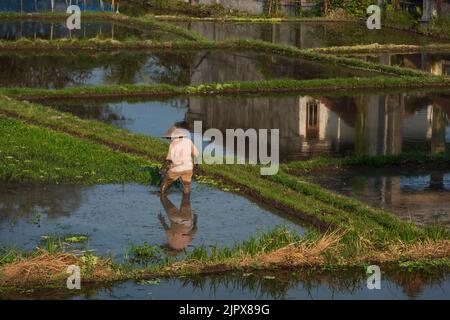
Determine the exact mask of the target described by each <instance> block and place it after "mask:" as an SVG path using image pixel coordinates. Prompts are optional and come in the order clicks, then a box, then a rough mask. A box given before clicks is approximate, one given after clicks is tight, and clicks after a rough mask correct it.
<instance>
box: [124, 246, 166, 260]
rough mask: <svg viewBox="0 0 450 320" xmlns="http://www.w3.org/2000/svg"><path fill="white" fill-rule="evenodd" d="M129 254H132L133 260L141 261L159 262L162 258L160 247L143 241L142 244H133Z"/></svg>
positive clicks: (131, 258)
mask: <svg viewBox="0 0 450 320" xmlns="http://www.w3.org/2000/svg"><path fill="white" fill-rule="evenodd" d="M127 255H130V256H131V257H130V260H131V261H132V262H139V263H144V262H145V263H148V262H152V263H158V262H161V260H162V253H161V250H160V248H159V247H157V246H153V245H150V244H148V243H146V242H145V243H143V244H141V245H134V244H133V245H132V246H131V247H130V248H129V250H128V253H127Z"/></svg>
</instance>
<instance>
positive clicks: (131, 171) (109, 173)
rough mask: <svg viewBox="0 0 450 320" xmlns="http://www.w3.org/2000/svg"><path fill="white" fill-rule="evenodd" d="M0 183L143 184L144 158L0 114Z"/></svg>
mask: <svg viewBox="0 0 450 320" xmlns="http://www.w3.org/2000/svg"><path fill="white" fill-rule="evenodd" d="M0 132H1V136H2V139H1V140H0V181H1V182H2V183H26V184H29V183H52V184H53V183H56V184H63V183H83V184H103V183H122V182H138V183H147V182H148V180H149V179H148V174H147V173H145V172H143V171H141V167H143V166H151V165H153V164H152V163H151V162H149V161H148V160H144V159H142V158H138V157H135V156H132V155H128V154H124V153H120V152H115V151H112V150H111V149H110V148H108V147H106V146H103V145H101V144H96V143H94V142H91V141H88V140H80V139H76V138H75V137H72V136H70V135H68V134H64V133H56V132H53V131H51V130H49V129H47V128H41V127H37V126H32V125H26V124H24V123H22V122H20V121H18V120H14V119H10V118H6V117H4V116H0Z"/></svg>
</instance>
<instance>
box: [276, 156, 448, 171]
mask: <svg viewBox="0 0 450 320" xmlns="http://www.w3.org/2000/svg"><path fill="white" fill-rule="evenodd" d="M448 162H450V154H449V153H448V152H443V153H437V154H429V153H425V152H418V151H417V152H404V153H402V154H399V155H381V156H367V155H361V156H351V157H345V158H333V157H317V158H314V159H311V160H306V161H293V162H289V163H287V164H282V165H281V166H282V168H283V170H285V171H294V172H298V173H306V172H308V171H309V170H312V169H317V168H326V167H334V168H337V167H343V166H370V167H385V166H399V165H407V164H412V165H436V163H443V164H446V163H448Z"/></svg>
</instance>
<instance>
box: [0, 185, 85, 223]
mask: <svg viewBox="0 0 450 320" xmlns="http://www.w3.org/2000/svg"><path fill="white" fill-rule="evenodd" d="M43 194H45V196H43ZM81 202H82V188H80V187H78V186H71V185H60V186H58V188H54V187H51V186H45V185H44V186H39V187H36V186H32V185H30V186H15V185H4V184H1V185H0V223H2V222H14V221H19V220H21V219H32V218H33V216H34V215H36V214H41V215H46V216H48V217H49V218H51V219H57V218H61V217H63V216H68V215H70V213H71V212H73V211H75V210H77V209H78V208H79V207H80V204H81Z"/></svg>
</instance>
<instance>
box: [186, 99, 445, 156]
mask: <svg viewBox="0 0 450 320" xmlns="http://www.w3.org/2000/svg"><path fill="white" fill-rule="evenodd" d="M449 106H450V94H449V93H442V94H437V93H436V94H421V93H400V94H386V95H376V94H366V95H358V96H349V97H333V96H276V97H258V96H251V97H244V98H231V97H220V98H214V99H212V98H196V97H193V98H190V100H189V111H188V112H187V114H186V122H187V124H188V125H189V127H191V128H193V123H194V121H196V120H200V121H202V122H203V128H204V130H206V129H208V128H217V129H219V130H221V131H222V132H223V133H225V130H226V129H227V128H243V129H248V128H255V129H265V128H279V129H280V152H281V157H282V159H284V160H294V159H301V158H311V157H315V156H320V155H326V154H334V155H349V154H359V155H361V154H366V155H391V154H399V153H401V152H404V151H411V150H422V151H426V152H431V153H438V152H442V151H444V150H445V149H446V148H447V147H448V144H449V143H450V135H449V128H450V126H449V116H450V109H449ZM230 111H232V112H230Z"/></svg>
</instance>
